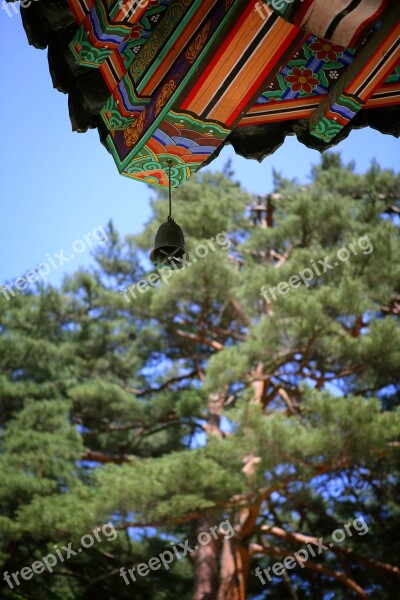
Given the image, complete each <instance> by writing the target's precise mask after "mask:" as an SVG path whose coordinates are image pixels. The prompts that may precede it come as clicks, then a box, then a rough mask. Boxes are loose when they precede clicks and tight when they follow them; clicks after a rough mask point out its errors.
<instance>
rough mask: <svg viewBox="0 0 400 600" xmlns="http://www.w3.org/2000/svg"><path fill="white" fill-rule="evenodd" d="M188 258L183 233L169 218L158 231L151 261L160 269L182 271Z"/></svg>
mask: <svg viewBox="0 0 400 600" xmlns="http://www.w3.org/2000/svg"><path fill="white" fill-rule="evenodd" d="M188 258H189V256H188V254H187V253H186V250H185V238H184V235H183V231H182V229H181V228H180V227H179V225H178V224H177V223H175V221H174V219H172V218H171V217H168V221H167V222H166V223H163V224H162V225H161V226H160V227H159V229H158V231H157V234H156V241H155V244H154V250H152V251H151V253H150V260H151V262H152V263H153V265H155V266H156V267H158V268H159V269H181V268H182V267H183V265H184V263H185V262H186V261H187V260H188Z"/></svg>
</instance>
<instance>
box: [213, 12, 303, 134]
mask: <svg viewBox="0 0 400 600" xmlns="http://www.w3.org/2000/svg"><path fill="white" fill-rule="evenodd" d="M297 35H298V29H297V27H294V26H293V25H291V24H289V23H287V22H286V21H284V20H283V19H282V20H279V21H277V22H276V23H275V24H274V26H273V28H272V30H270V32H268V34H267V36H266V37H265V38H264V40H263V41H262V42H261V44H260V45H259V46H258V48H257V49H256V51H255V53H254V54H253V55H252V56H251V57H250V58H249V61H248V62H247V63H246V65H245V66H244V68H243V69H242V71H241V72H240V73H238V75H237V77H236V78H235V80H234V81H232V83H231V84H230V86H229V87H228V88H227V89H226V91H225V93H224V95H223V96H221V98H220V101H219V102H218V105H217V106H216V107H215V108H214V109H213V110H212V111H211V112H210V114H209V115H207V118H210V119H215V120H217V121H222V122H223V123H226V125H228V126H231V125H232V124H233V123H234V121H235V120H236V118H237V117H239V116H240V114H241V113H242V111H243V110H244V109H245V108H246V105H247V104H248V102H249V101H250V100H251V98H252V97H253V96H254V94H255V93H256V92H257V90H259V89H260V87H261V86H262V85H263V83H264V82H265V80H266V79H267V77H268V75H270V73H271V71H272V70H273V69H274V68H275V69H277V70H279V69H280V66H281V65H280V64H279V60H280V59H281V57H282V54H283V53H284V52H285V50H286V49H287V47H288V46H289V45H290V43H291V42H293V41H294V40H295V39H296V37H297ZM266 56H268V57H269V60H268V61H267V62H266V61H265V57H266ZM257 73H258V75H257V76H256V78H254V76H255V74H257ZM234 96H235V97H236V101H235V103H234V104H232V99H233V98H234Z"/></svg>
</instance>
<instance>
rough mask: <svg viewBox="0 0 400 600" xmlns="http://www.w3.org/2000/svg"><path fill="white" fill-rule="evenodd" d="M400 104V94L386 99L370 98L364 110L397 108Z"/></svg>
mask: <svg viewBox="0 0 400 600" xmlns="http://www.w3.org/2000/svg"><path fill="white" fill-rule="evenodd" d="M397 104H400V92H399V93H398V94H397V95H393V96H387V97H385V98H374V97H372V98H370V99H369V100H368V102H367V104H366V105H365V106H364V108H379V107H380V106H396V105H397Z"/></svg>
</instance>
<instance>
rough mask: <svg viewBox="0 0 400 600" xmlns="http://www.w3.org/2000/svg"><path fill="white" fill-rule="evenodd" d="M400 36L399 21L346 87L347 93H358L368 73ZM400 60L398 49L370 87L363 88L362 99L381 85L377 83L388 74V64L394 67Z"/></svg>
mask: <svg viewBox="0 0 400 600" xmlns="http://www.w3.org/2000/svg"><path fill="white" fill-rule="evenodd" d="M399 36H400V23H397V24H396V27H395V28H394V29H393V30H392V32H391V34H390V35H389V36H388V37H387V38H385V39H384V40H383V41H382V43H381V44H380V45H379V46H378V48H377V49H376V50H375V52H374V54H373V55H372V56H371V58H370V60H368V61H367V62H366V63H365V64H364V65H363V67H362V68H361V69H360V71H359V72H358V73H357V77H356V78H355V79H353V81H352V82H351V83H350V85H349V86H348V87H346V88H345V93H346V94H354V95H357V90H358V88H359V87H360V86H361V85H362V83H363V82H364V81H365V80H366V78H367V77H368V74H369V73H371V72H372V71H373V70H374V68H375V67H376V65H378V64H379V62H380V61H381V59H382V56H384V55H385V54H386V53H387V52H388V50H389V49H390V47H391V46H393V44H394V43H395V42H396V41H397V40H398V38H399ZM399 60H400V53H399V52H398V51H397V52H395V53H394V55H393V56H392V58H391V59H390V63H389V62H388V63H385V66H384V67H382V69H381V70H380V71H379V72H378V73H377V74H376V76H375V77H374V78H373V79H372V81H371V83H370V84H369V85H368V87H367V88H366V89H365V90H363V92H362V94H361V96H359V97H360V98H361V99H362V100H363V99H364V98H365V97H368V94H369V93H370V91H371V89H372V92H373V90H374V89H375V88H376V87H377V85H379V83H378V84H377V83H376V81H377V80H379V79H380V78H381V75H382V76H383V77H384V76H385V75H386V73H387V69H386V64H388V65H389V64H390V65H391V67H390V68H392V66H394V65H395V64H396V62H398V61H399Z"/></svg>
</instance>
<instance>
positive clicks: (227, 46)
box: [181, 0, 264, 114]
mask: <svg viewBox="0 0 400 600" xmlns="http://www.w3.org/2000/svg"><path fill="white" fill-rule="evenodd" d="M255 3H256V0H251V2H249V4H248V5H247V7H246V8H245V10H244V12H243V13H242V15H241V17H240V18H239V20H238V21H237V22H236V23H235V24H234V26H233V27H232V29H231V30H230V32H229V34H228V35H227V37H226V38H225V39H224V41H223V42H222V44H221V46H220V47H219V48H218V52H217V53H216V54H215V56H214V58H213V59H212V60H210V62H209V63H208V65H207V67H206V68H205V69H204V71H203V73H202V75H201V76H200V77H199V79H198V81H197V84H196V85H194V86H193V88H192V90H191V91H190V93H189V94H188V95H187V97H186V98H185V100H184V101H183V103H182V104H181V108H182V109H183V110H187V109H188V107H189V106H190V105H191V104H192V103H193V102H194V100H195V99H196V97H197V96H198V94H199V92H200V90H202V89H203V88H204V84H205V82H206V81H207V80H208V78H209V76H210V74H211V73H212V72H213V71H214V69H215V67H216V66H217V64H218V63H220V61H221V57H222V56H224V55H226V54H228V53H229V52H227V51H228V50H229V51H230V52H231V53H232V55H233V58H234V60H235V62H236V61H237V59H238V58H239V57H240V54H239V53H238V52H237V47H236V44H232V42H233V40H234V39H235V42H237V43H240V41H241V40H240V35H239V34H240V33H241V29H242V28H243V26H244V25H245V23H246V20H247V19H248V17H249V15H253V17H254V15H255V16H257V21H258V23H257V24H258V28H257V29H260V28H261V27H262V26H263V24H264V22H263V21H262V20H261V19H260V16H259V15H258V13H256V12H255V11H254V5H255ZM242 45H243V44H242ZM209 97H210V96H209ZM200 112H201V110H200ZM200 112H198V113H197V114H200Z"/></svg>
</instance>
